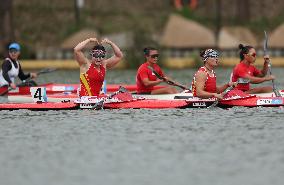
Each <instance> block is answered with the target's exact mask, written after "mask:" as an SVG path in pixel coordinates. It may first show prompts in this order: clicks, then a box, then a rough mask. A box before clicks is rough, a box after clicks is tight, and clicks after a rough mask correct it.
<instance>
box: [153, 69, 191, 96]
mask: <svg viewBox="0 0 284 185" xmlns="http://www.w3.org/2000/svg"><path fill="white" fill-rule="evenodd" d="M148 68H149V69H150V70H151V71H152V72H153V73H154V74H155V75H156V77H157V78H159V79H160V80H163V81H165V82H167V83H168V84H169V85H173V86H177V87H179V88H181V89H183V90H189V89H188V88H187V87H185V86H183V85H179V84H176V83H175V82H173V81H171V80H167V79H166V78H165V77H163V76H161V75H160V74H159V73H158V72H157V71H155V70H154V69H153V68H152V67H151V66H148Z"/></svg>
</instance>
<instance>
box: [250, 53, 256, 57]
mask: <svg viewBox="0 0 284 185" xmlns="http://www.w3.org/2000/svg"><path fill="white" fill-rule="evenodd" d="M248 55H250V56H252V57H256V53H251V54H249V53H248Z"/></svg>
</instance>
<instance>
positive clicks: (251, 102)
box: [0, 96, 284, 110]
mask: <svg viewBox="0 0 284 185" xmlns="http://www.w3.org/2000/svg"><path fill="white" fill-rule="evenodd" d="M214 102H215V101H214V100H206V99H204V100H195V101H192V100H153V99H138V100H137V99H134V100H131V101H123V102H110V103H105V104H104V105H103V108H104V109H176V108H179V109H185V108H207V107H210V106H211V105H212V104H213V103H214ZM216 106H218V107H221V108H230V107H235V106H241V107H259V106H261V107H280V106H284V98H283V97H265V98H263V97H255V96H253V97H248V98H242V99H234V100H222V101H220V102H218V104H217V105H216ZM18 109H29V110H73V109H80V104H78V103H74V102H47V103H1V104H0V110H18Z"/></svg>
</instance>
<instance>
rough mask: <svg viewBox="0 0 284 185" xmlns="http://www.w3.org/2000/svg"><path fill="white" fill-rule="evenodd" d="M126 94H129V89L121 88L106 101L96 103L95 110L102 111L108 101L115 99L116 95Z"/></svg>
mask: <svg viewBox="0 0 284 185" xmlns="http://www.w3.org/2000/svg"><path fill="white" fill-rule="evenodd" d="M125 92H127V89H126V88H125V87H122V86H120V87H119V89H118V91H116V92H114V93H112V94H110V95H109V96H108V97H107V98H104V99H102V100H100V101H99V102H98V103H96V104H95V105H94V107H93V109H95V110H100V109H102V108H103V106H104V103H105V101H106V100H109V99H111V98H113V97H114V96H115V95H117V94H119V93H125Z"/></svg>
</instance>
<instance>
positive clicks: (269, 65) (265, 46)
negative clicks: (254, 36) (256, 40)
mask: <svg viewBox="0 0 284 185" xmlns="http://www.w3.org/2000/svg"><path fill="white" fill-rule="evenodd" d="M264 37H265V40H264V43H263V50H264V55H267V54H268V51H267V45H268V36H267V34H266V31H264ZM268 70H269V74H270V75H272V71H271V60H270V59H269V63H268ZM272 89H273V92H274V93H275V95H276V97H281V94H280V93H279V91H278V90H277V89H276V86H275V83H274V79H273V80H272Z"/></svg>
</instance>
